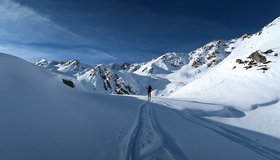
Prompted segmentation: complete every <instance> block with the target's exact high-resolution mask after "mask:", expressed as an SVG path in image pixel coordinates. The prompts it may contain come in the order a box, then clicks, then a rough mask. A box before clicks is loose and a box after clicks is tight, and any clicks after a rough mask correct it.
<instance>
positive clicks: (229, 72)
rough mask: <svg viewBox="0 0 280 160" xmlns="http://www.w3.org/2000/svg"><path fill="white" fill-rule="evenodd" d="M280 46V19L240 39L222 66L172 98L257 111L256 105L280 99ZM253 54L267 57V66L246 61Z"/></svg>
mask: <svg viewBox="0 0 280 160" xmlns="http://www.w3.org/2000/svg"><path fill="white" fill-rule="evenodd" d="M279 42H280V18H278V19H276V20H275V21H273V22H272V23H271V24H269V25H268V26H266V27H264V28H263V29H262V31H260V32H258V33H256V34H254V35H251V36H247V37H246V38H240V39H237V40H236V42H235V43H234V44H233V45H232V47H234V48H235V49H234V50H233V51H232V53H231V54H230V55H229V56H228V57H227V58H226V59H225V60H224V61H222V63H220V64H219V65H218V66H216V67H215V69H213V70H211V71H210V72H208V73H207V74H206V75H204V76H202V77H201V78H199V79H197V80H195V81H193V82H191V83H190V84H188V85H186V86H185V87H183V88H182V89H180V90H179V91H177V92H175V93H174V94H172V95H171V97H177V98H194V99H199V100H202V99H203V101H210V102H216V103H223V104H228V105H232V104H235V105H236V106H239V107H240V108H242V109H244V110H249V109H251V108H254V107H252V105H253V104H257V103H263V102H268V101H272V100H275V99H278V98H279V95H280V87H279V85H278V82H279V79H280V62H279V60H280V59H279V56H278V55H279V53H280V43H279ZM255 51H258V52H255ZM254 52H255V53H259V54H260V56H262V55H263V56H265V57H266V59H267V61H268V62H267V64H266V63H261V62H256V61H252V59H250V58H247V57H249V56H250V55H251V54H252V53H254ZM238 59H239V60H238ZM240 60H241V62H240ZM250 61H252V62H250Z"/></svg>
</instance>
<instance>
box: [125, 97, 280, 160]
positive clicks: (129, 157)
mask: <svg viewBox="0 0 280 160" xmlns="http://www.w3.org/2000/svg"><path fill="white" fill-rule="evenodd" d="M153 101H154V102H155V103H157V104H161V105H164V106H167V108H168V109H170V111H172V112H175V113H176V114H178V115H179V116H180V117H181V118H182V119H183V120H185V121H188V122H191V123H193V124H195V125H199V126H200V127H203V128H205V129H208V130H210V131H212V132H214V133H216V134H218V135H219V136H223V137H225V138H226V139H228V140H230V141H233V142H235V143H237V144H239V145H242V146H244V147H246V148H248V149H250V150H251V151H253V152H255V153H257V154H260V155H262V156H263V157H265V158H266V159H269V160H280V151H277V150H275V149H272V148H269V147H267V146H265V145H263V144H261V143H259V142H257V141H255V140H253V139H251V138H249V137H247V136H245V135H243V134H241V133H237V132H236V131H233V130H230V129H228V128H226V127H224V126H221V125H219V124H217V123H214V122H212V121H210V120H207V119H205V118H202V117H198V116H196V115H193V114H191V113H190V112H188V113H185V112H182V111H179V110H176V109H173V108H174V105H171V104H169V103H167V102H165V101H163V100H160V99H158V98H153ZM151 103H153V102H152V101H151V100H147V101H146V102H144V103H143V104H141V105H140V106H139V111H138V115H137V118H136V123H135V126H134V127H133V128H132V129H131V132H130V134H129V135H128V137H127V140H126V141H125V143H124V145H125V146H124V148H125V150H124V153H123V154H124V157H123V158H122V159H125V160H145V159H155V160H157V159H166V157H168V158H167V159H174V160H188V158H187V156H186V155H185V154H184V153H183V151H182V150H181V148H179V147H178V145H177V144H176V140H175V139H174V138H173V137H171V136H170V135H169V134H168V133H167V132H166V131H165V130H164V129H163V128H162V127H161V125H160V124H159V122H158V119H157V115H156V113H155V107H153V105H150V104H151Z"/></svg>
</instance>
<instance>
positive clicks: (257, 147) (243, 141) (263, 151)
mask: <svg viewBox="0 0 280 160" xmlns="http://www.w3.org/2000/svg"><path fill="white" fill-rule="evenodd" d="M156 101H157V103H159V104H163V105H165V106H169V107H171V108H169V109H170V110H172V111H174V112H175V113H177V114H178V115H179V116H180V117H181V118H183V119H185V120H187V121H189V122H192V123H194V124H197V125H199V126H201V127H204V128H206V129H209V130H211V131H213V132H215V133H217V134H219V135H221V136H223V137H225V138H227V139H228V140H231V141H233V142H236V143H238V144H240V145H242V146H244V147H246V148H248V149H250V150H252V151H254V152H256V153H258V154H260V155H262V156H264V157H266V158H268V159H270V160H280V151H277V150H275V149H272V148H269V147H267V146H264V145H263V144H261V143H259V142H257V141H254V140H253V139H251V138H249V137H247V136H245V135H243V134H241V133H238V132H236V131H233V130H230V129H228V128H226V127H223V126H221V125H218V124H216V123H213V122H211V121H209V120H207V119H205V118H201V117H198V116H196V115H193V114H191V113H190V112H188V114H185V113H183V112H181V111H177V110H175V109H172V108H174V105H171V104H169V103H167V102H164V101H162V100H159V99H156Z"/></svg>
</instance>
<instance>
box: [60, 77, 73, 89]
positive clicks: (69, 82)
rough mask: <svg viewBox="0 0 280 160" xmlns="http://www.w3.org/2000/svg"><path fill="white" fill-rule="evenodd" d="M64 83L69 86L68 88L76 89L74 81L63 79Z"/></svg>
mask: <svg viewBox="0 0 280 160" xmlns="http://www.w3.org/2000/svg"><path fill="white" fill-rule="evenodd" d="M62 82H63V83H64V84H65V85H67V86H69V87H71V88H74V87H75V84H74V83H73V82H72V81H70V80H67V79H62Z"/></svg>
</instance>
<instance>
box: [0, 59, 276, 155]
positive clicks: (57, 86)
mask: <svg viewBox="0 0 280 160" xmlns="http://www.w3.org/2000/svg"><path fill="white" fill-rule="evenodd" d="M26 70H28V72H25V71H26ZM0 74H1V78H0V90H1V92H0V97H1V105H0V129H1V134H0V144H1V145H0V148H1V149H0V159H13V160H37V159H40V160H45V159H46V160H47V159H53V160H56V159H57V160H61V159H68V160H72V159H73V160H76V159H80V160H89V159H104V160H107V159H108V160H111V159H120V160H124V159H126V160H132V159H134V160H136V159H143V160H144V159H163V160H165V159H166V160H167V159H180V160H187V159H192V160H208V159H217V160H223V159H229V160H235V159H258V160H268V159H270V160H277V159H279V158H280V154H279V151H277V150H276V149H277V148H279V147H280V146H279V144H280V143H279V139H275V138H273V137H270V136H266V135H264V134H260V133H257V132H254V131H248V130H245V129H241V128H236V127H231V126H229V125H224V124H223V125H222V124H218V123H216V122H214V121H210V120H207V119H204V118H203V117H199V116H197V115H198V114H194V111H191V110H181V111H180V110H177V109H171V108H167V107H166V106H169V107H175V106H171V105H170V104H169V103H170V100H167V99H159V98H155V99H152V100H150V101H143V100H144V97H137V98H135V97H127V96H108V95H98V94H87V93H83V92H80V91H79V90H76V89H72V88H69V87H68V86H66V85H63V84H62V83H61V82H60V81H61V79H60V78H59V77H58V75H57V74H55V73H53V72H50V71H47V70H44V69H42V68H39V67H36V66H33V65H32V64H29V63H27V62H25V61H23V60H21V59H19V58H16V57H12V56H8V55H5V54H0ZM141 99H142V100H141ZM155 103H158V104H155ZM187 103H188V105H187V106H192V105H193V106H196V107H197V108H201V107H200V106H203V105H204V106H205V108H212V109H213V110H218V111H219V110H220V109H221V108H223V106H219V105H214V104H212V105H211V104H202V103H200V104H199V103H194V102H187ZM179 105H185V102H184V103H179ZM188 111H189V112H188ZM190 113H191V114H190ZM227 113H235V112H233V110H231V111H228V112H225V113H223V112H219V114H216V116H218V115H220V116H226V115H228V116H234V115H235V117H238V116H236V114H227ZM252 136H253V137H258V138H259V139H260V140H255V139H252V138H251V137H252ZM263 140H265V141H263ZM264 142H266V143H267V144H265V145H264V144H263V143H264Z"/></svg>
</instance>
